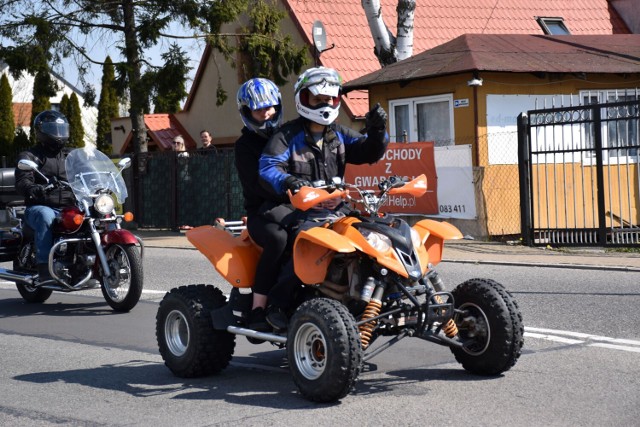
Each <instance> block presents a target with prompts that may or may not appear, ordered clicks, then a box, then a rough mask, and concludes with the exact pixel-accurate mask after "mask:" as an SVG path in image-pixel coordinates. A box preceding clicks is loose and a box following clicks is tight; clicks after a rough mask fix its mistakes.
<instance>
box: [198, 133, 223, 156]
mask: <svg viewBox="0 0 640 427" xmlns="http://www.w3.org/2000/svg"><path fill="white" fill-rule="evenodd" d="M200 142H201V143H202V147H201V148H200V150H199V151H200V152H202V153H209V152H217V151H218V149H217V148H216V146H215V145H213V137H212V136H211V132H209V131H208V130H206V129H203V130H201V131H200Z"/></svg>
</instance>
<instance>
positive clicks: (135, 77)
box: [122, 0, 148, 154]
mask: <svg viewBox="0 0 640 427" xmlns="http://www.w3.org/2000/svg"><path fill="white" fill-rule="evenodd" d="M133 9H134V4H133V0H125V1H124V2H123V7H122V10H123V16H124V43H125V56H126V58H127V63H128V64H129V66H128V69H127V75H128V77H129V93H130V96H131V108H130V109H129V114H130V115H131V126H132V130H131V131H132V132H133V151H134V153H136V154H138V153H146V152H147V151H148V147H147V127H146V126H145V124H144V105H145V103H146V99H145V94H144V91H143V90H142V87H141V75H142V73H141V65H140V46H139V45H138V38H137V31H136V22H135V15H134V10H133Z"/></svg>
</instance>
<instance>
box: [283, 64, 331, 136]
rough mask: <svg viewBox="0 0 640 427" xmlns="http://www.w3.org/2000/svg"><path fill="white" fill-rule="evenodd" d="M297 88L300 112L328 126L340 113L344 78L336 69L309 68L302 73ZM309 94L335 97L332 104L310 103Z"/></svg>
mask: <svg viewBox="0 0 640 427" xmlns="http://www.w3.org/2000/svg"><path fill="white" fill-rule="evenodd" d="M294 89H295V100H296V110H298V114H300V115H301V116H302V117H305V118H307V119H309V120H311V121H312V122H315V123H318V124H319V125H324V126H328V125H330V124H331V123H333V122H334V120H335V119H336V118H337V117H338V113H340V95H341V92H342V79H341V78H340V75H339V74H338V72H337V71H336V70H334V69H333V68H326V67H314V68H309V69H308V70H306V71H305V72H304V73H302V74H300V77H298V80H297V81H296V84H295V86H294ZM309 94H312V95H327V96H331V97H333V103H332V104H319V105H316V106H315V107H312V106H310V105H309Z"/></svg>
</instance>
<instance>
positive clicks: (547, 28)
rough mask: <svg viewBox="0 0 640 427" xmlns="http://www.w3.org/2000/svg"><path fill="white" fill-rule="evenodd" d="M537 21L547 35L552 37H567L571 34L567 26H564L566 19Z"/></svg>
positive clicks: (539, 19) (538, 19)
mask: <svg viewBox="0 0 640 427" xmlns="http://www.w3.org/2000/svg"><path fill="white" fill-rule="evenodd" d="M536 21H537V22H538V25H540V27H541V28H542V31H544V33H545V34H548V35H551V36H563V35H564V36H566V35H569V34H571V32H569V29H568V28H567V26H566V25H564V19H562V18H545V17H537V18H536Z"/></svg>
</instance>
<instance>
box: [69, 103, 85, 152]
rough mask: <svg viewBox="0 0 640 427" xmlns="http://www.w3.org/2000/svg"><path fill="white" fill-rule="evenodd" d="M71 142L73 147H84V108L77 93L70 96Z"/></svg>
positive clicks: (70, 144) (70, 145)
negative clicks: (82, 108)
mask: <svg viewBox="0 0 640 427" xmlns="http://www.w3.org/2000/svg"><path fill="white" fill-rule="evenodd" d="M67 120H69V142H68V143H67V145H68V146H69V147H72V148H79V147H84V127H83V126H82V110H81V109H80V101H79V100H78V96H77V95H76V93H75V92H74V93H72V94H71V98H69V115H67Z"/></svg>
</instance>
